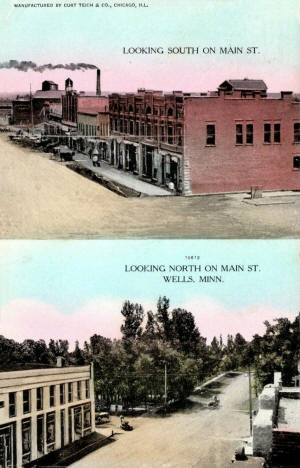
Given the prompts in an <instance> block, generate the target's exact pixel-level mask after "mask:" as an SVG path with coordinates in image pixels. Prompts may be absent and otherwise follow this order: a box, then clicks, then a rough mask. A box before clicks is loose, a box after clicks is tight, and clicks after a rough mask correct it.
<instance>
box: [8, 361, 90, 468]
mask: <svg viewBox="0 0 300 468" xmlns="http://www.w3.org/2000/svg"><path fill="white" fill-rule="evenodd" d="M94 411H95V410H94V383H93V371H92V368H91V367H90V366H80V367H78V366H76V367H62V368H60V367H53V368H42V369H41V368H33V367H32V368H29V369H28V370H14V369H11V370H10V371H8V372H0V466H1V467H3V468H8V467H16V468H20V467H22V466H23V465H25V464H27V463H30V462H31V461H33V460H37V459H39V458H41V457H43V456H46V454H49V453H50V452H52V451H54V450H57V449H60V448H62V447H65V446H66V445H68V444H70V443H73V442H74V441H76V440H79V439H81V438H82V437H84V436H87V435H88V434H91V433H92V432H93V431H94V430H95V423H94V420H95V413H94Z"/></svg>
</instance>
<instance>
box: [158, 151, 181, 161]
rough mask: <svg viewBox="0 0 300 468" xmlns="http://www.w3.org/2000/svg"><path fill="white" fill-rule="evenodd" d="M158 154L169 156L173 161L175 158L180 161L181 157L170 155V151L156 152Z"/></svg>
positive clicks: (179, 155)
mask: <svg viewBox="0 0 300 468" xmlns="http://www.w3.org/2000/svg"><path fill="white" fill-rule="evenodd" d="M158 154H160V155H161V156H170V157H171V158H172V159H173V160H174V159H175V158H176V159H180V158H181V157H182V155H181V154H176V153H172V151H164V150H158Z"/></svg>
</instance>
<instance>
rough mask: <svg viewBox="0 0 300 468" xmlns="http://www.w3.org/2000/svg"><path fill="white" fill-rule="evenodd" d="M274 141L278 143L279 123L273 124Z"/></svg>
mask: <svg viewBox="0 0 300 468" xmlns="http://www.w3.org/2000/svg"><path fill="white" fill-rule="evenodd" d="M274 143H280V123H275V124H274Z"/></svg>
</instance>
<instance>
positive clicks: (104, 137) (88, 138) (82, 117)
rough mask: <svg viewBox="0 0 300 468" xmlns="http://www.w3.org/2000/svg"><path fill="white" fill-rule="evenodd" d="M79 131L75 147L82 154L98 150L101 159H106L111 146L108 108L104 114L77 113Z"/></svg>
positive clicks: (96, 112)
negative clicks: (90, 149) (109, 145)
mask: <svg viewBox="0 0 300 468" xmlns="http://www.w3.org/2000/svg"><path fill="white" fill-rule="evenodd" d="M106 99H107V98H106ZM101 107H102V106H101ZM107 107H108V106H107ZM96 108H97V107H96ZM98 108H99V107H98ZM77 129H78V132H77V136H76V137H73V140H74V139H75V140H76V144H75V145H74V144H73V146H74V147H76V148H77V149H78V150H80V151H82V152H87V151H88V150H89V148H92V150H93V149H95V148H96V149H97V150H98V152H99V154H100V155H101V157H102V158H103V159H106V158H107V153H108V151H107V148H108V144H109V113H108V109H107V108H106V106H105V108H104V111H103V112H98V111H93V110H86V111H85V112H82V111H80V112H77Z"/></svg>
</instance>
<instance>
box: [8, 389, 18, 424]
mask: <svg viewBox="0 0 300 468" xmlns="http://www.w3.org/2000/svg"><path fill="white" fill-rule="evenodd" d="M8 398H9V400H8V407H9V410H8V411H9V417H10V418H14V417H15V416H16V392H10V393H9V397H8Z"/></svg>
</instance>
